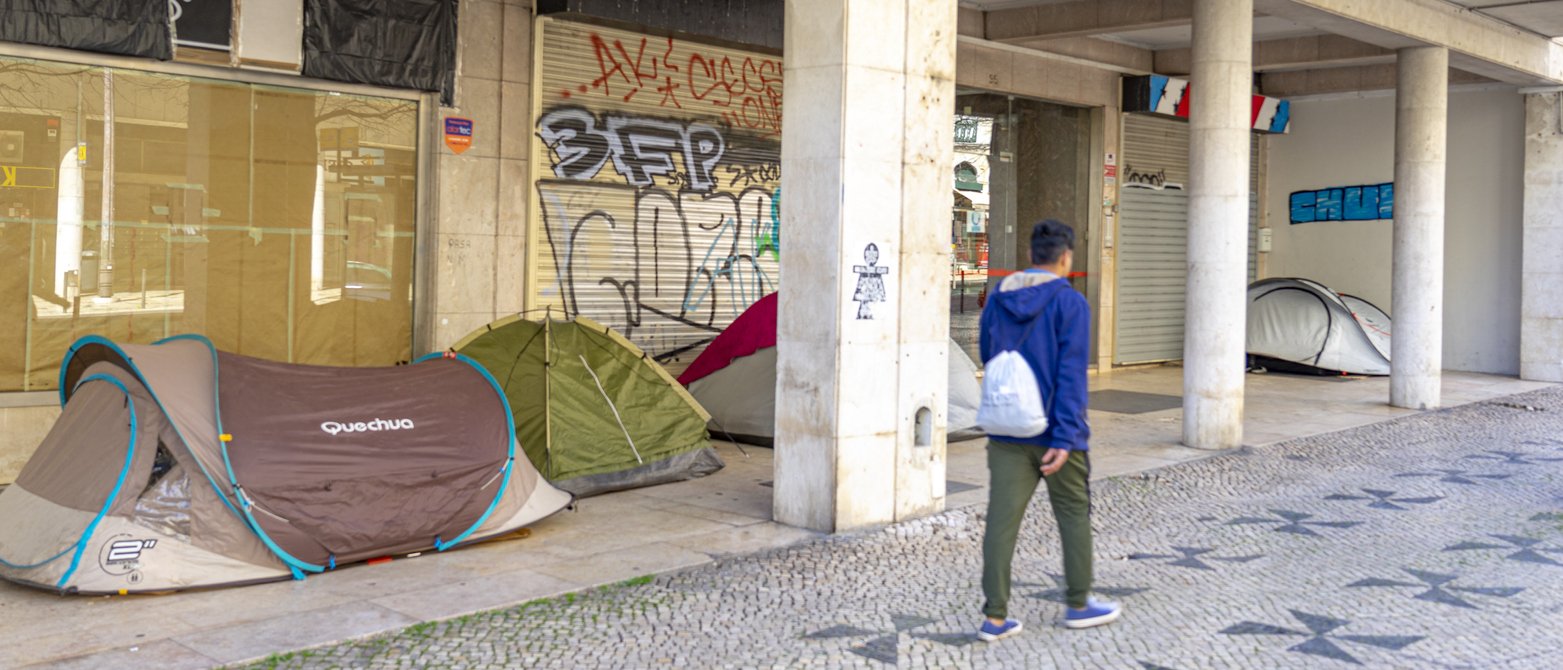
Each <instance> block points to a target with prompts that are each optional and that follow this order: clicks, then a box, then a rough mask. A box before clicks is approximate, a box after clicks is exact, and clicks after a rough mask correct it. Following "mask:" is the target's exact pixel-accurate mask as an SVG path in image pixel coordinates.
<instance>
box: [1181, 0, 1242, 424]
mask: <svg viewBox="0 0 1563 670" xmlns="http://www.w3.org/2000/svg"><path fill="white" fill-rule="evenodd" d="M1253 21H1254V3H1253V0H1195V2H1194V48H1193V57H1194V67H1193V72H1192V73H1191V75H1190V77H1189V81H1190V83H1191V86H1192V89H1193V100H1192V102H1191V105H1192V107H1191V109H1190V110H1189V112H1190V113H1189V186H1190V188H1191V191H1190V193H1189V236H1188V294H1187V295H1188V298H1187V310H1186V322H1185V326H1184V328H1185V333H1184V344H1183V443H1184V444H1187V445H1189V446H1191V447H1198V448H1202V449H1227V448H1231V447H1237V446H1241V445H1242V442H1243V370H1244V356H1245V354H1244V352H1245V351H1246V346H1245V338H1246V333H1247V323H1246V321H1245V315H1246V310H1247V307H1248V304H1247V291H1246V288H1247V284H1248V281H1247V280H1248V277H1247V274H1248V143H1249V135H1250V133H1251V130H1250V128H1251V126H1252V125H1253V120H1252V113H1253V108H1252V99H1253V97H1252V96H1253V81H1254V73H1253V32H1254V24H1253Z"/></svg>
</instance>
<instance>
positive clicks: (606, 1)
mask: <svg viewBox="0 0 1563 670" xmlns="http://www.w3.org/2000/svg"><path fill="white" fill-rule="evenodd" d="M536 1H537V13H538V14H581V15H585V16H594V17H598V18H603V19H612V20H615V21H623V22H626V23H632V24H635V25H640V26H649V27H652V28H658V29H661V30H670V31H677V32H681V33H687V34H691V35H701V36H707V37H716V38H719V39H723V40H727V41H730V42H738V43H740V44H746V45H753V46H761V47H766V48H767V49H771V50H774V51H777V52H780V51H781V48H782V23H783V19H784V17H785V14H786V12H785V8H786V6H785V3H784V1H783V0H536Z"/></svg>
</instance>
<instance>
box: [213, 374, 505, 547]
mask: <svg viewBox="0 0 1563 670" xmlns="http://www.w3.org/2000/svg"><path fill="white" fill-rule="evenodd" d="M218 369H219V370H220V371H221V375H222V376H221V379H222V387H221V388H222V392H221V402H222V417H223V428H224V430H225V431H226V432H227V433H228V434H229V435H231V436H232V438H233V439H232V441H230V442H229V443H228V458H229V460H230V461H231V462H232V464H233V469H234V472H235V473H238V475H237V476H238V479H239V484H240V485H241V486H243V487H244V492H245V494H246V495H247V496H248V497H249V501H250V503H251V504H252V505H254V506H255V507H256V508H257V509H259V510H260V512H258V513H256V514H255V515H254V517H255V521H256V522H257V523H259V524H260V526H261V529H262V530H264V531H265V532H266V534H267V535H270V536H271V537H272V539H273V540H274V541H276V542H277V544H278V545H279V546H281V547H282V549H283V550H285V551H287V552H288V553H289V554H291V555H292V556H294V557H295V558H298V559H299V560H302V561H306V562H309V563H313V564H315V565H327V564H329V563H332V562H333V557H334V561H335V562H346V561H355V560H361V559H366V558H374V557H376V556H383V555H386V554H388V553H400V552H403V551H410V550H414V549H418V548H420V547H428V546H431V545H432V544H433V542H434V540H435V538H437V537H438V538H442V539H444V540H451V539H454V538H456V537H457V536H459V535H461V533H463V532H464V531H466V530H467V529H468V528H471V527H472V526H473V524H475V523H477V521H478V519H479V518H481V517H482V515H483V512H484V511H485V510H487V509H488V507H489V504H490V503H491V502H492V501H493V500H494V496H495V494H496V493H497V490H498V487H499V481H498V480H499V476H500V474H501V472H502V470H503V468H504V467H505V465H506V463H507V459H508V458H509V444H510V439H511V438H510V431H509V424H508V423H507V422H506V420H505V415H506V413H507V412H508V408H507V407H506V406H505V403H504V401H503V399H502V398H501V397H500V396H499V395H498V394H497V393H495V392H494V390H493V388H491V387H490V386H489V384H488V383H487V381H485V380H484V378H483V376H482V373H481V372H479V371H478V370H477V369H475V368H473V367H472V366H470V365H467V364H465V363H462V362H460V361H457V360H453V359H435V360H430V361H427V362H424V363H419V364H417V365H411V366H405V367H396V368H367V369H360V368H334V367H317V366H302V365H288V364H285V363H272V362H268V361H262V360H259V359H254V358H248V357H245V356H237V355H234V354H219V355H218Z"/></svg>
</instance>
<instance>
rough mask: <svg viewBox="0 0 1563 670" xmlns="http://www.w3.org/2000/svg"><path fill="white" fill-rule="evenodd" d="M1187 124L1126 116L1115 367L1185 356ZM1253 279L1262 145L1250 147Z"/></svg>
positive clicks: (1250, 274) (1250, 264)
mask: <svg viewBox="0 0 1563 670" xmlns="http://www.w3.org/2000/svg"><path fill="white" fill-rule="evenodd" d="M1188 141H1189V127H1188V123H1186V122H1184V121H1181V120H1175V119H1166V118H1161V117H1154V116H1144V115H1126V116H1125V117H1124V120H1123V150H1122V155H1123V160H1122V162H1123V175H1122V179H1123V182H1122V184H1123V186H1122V188H1121V189H1120V190H1119V196H1118V210H1119V211H1118V214H1119V243H1118V282H1117V286H1118V296H1117V312H1116V313H1117V323H1116V324H1115V328H1116V332H1117V338H1116V341H1117V349H1116V351H1115V352H1114V353H1113V362H1114V363H1115V364H1118V365H1131V364H1136V363H1156V362H1162V361H1174V360H1179V359H1181V358H1183V316H1184V300H1185V296H1186V295H1187V291H1186V289H1187V277H1188V265H1187V253H1186V252H1187V248H1188V190H1187V187H1188ZM1249 157H1250V161H1249V166H1250V169H1249V200H1248V203H1249V207H1248V215H1249V225H1248V278H1249V280H1250V281H1252V280H1253V279H1254V277H1255V274H1256V272H1257V268H1258V264H1257V253H1256V249H1257V247H1256V242H1257V239H1256V234H1255V227H1256V224H1257V221H1258V215H1259V201H1258V192H1259V188H1258V186H1259V184H1258V181H1259V165H1258V163H1259V156H1258V143H1257V142H1255V143H1254V144H1253V145H1252V148H1251V150H1250V154H1249Z"/></svg>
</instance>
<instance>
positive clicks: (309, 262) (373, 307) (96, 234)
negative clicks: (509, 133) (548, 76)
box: [0, 59, 417, 391]
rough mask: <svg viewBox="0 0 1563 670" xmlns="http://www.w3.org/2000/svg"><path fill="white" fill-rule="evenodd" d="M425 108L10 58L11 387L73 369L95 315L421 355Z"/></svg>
mask: <svg viewBox="0 0 1563 670" xmlns="http://www.w3.org/2000/svg"><path fill="white" fill-rule="evenodd" d="M106 118H108V119H111V120H112V123H109V124H107V127H106V126H105V119H106ZM416 120H417V104H416V103H415V102H412V101H405V100H394V99H382V98H371V97H364V96H352V95H337V94H333V93H325V92H318V91H310V90H302V89H289V88H278V87H268V86H260V85H251V84H244V83H235V82H225V81H216V80H206V79H195V78H189V77H179V76H172V75H163V74H154V73H144V72H134V71H125V70H118V71H106V70H105V69H104V68H89V67H83V66H75V65H63V64H56V63H49V62H43V61H29V60H18V59H0V252H3V253H0V260H3V261H4V262H3V264H0V391H17V390H44V389H50V388H53V387H54V385H55V383H56V379H55V377H56V368H57V366H58V364H59V360H60V357H61V355H62V354H63V353H64V350H65V348H66V347H68V346H69V345H70V343H71V342H72V341H74V340H75V339H76V338H78V337H80V336H83V335H87V334H92V333H97V334H102V335H105V336H107V337H110V338H112V339H115V340H117V341H124V342H151V341H156V340H158V339H161V338H163V337H167V336H169V335H174V334H178V333H188V332H194V333H202V334H205V335H207V336H209V337H211V338H212V339H213V341H214V342H215V343H216V344H217V346H219V347H221V348H223V349H226V350H230V351H237V352H240V353H244V354H247V355H252V356H260V357H264V358H270V359H274V360H284V361H294V362H301V363H313V364H327V365H383V364H390V363H393V362H395V361H397V360H402V359H405V358H407V357H409V356H410V354H411V317H412V302H411V297H412V296H411V286H412V266H413V263H412V254H413V234H414V224H415V176H416V156H415V147H416V134H417V125H416ZM105 131H107V132H105ZM109 156H111V157H112V158H109V159H108V160H105V159H106V157H109Z"/></svg>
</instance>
